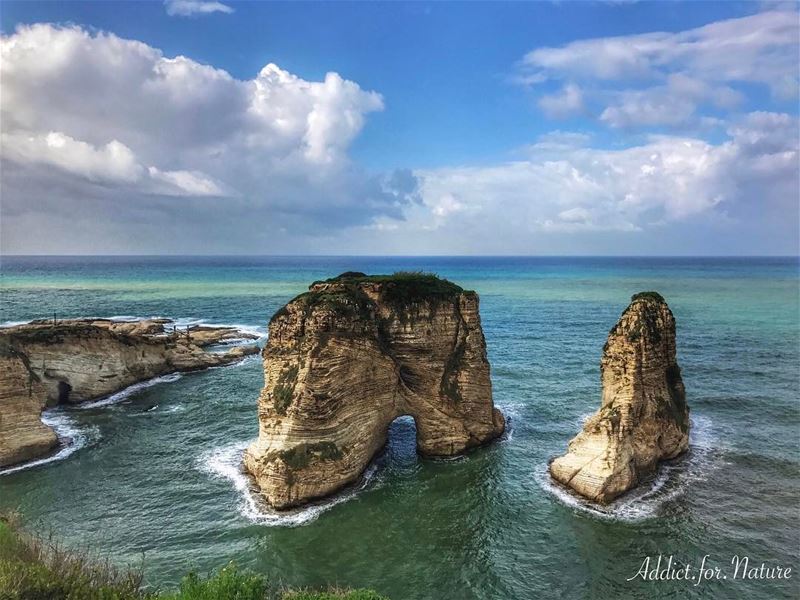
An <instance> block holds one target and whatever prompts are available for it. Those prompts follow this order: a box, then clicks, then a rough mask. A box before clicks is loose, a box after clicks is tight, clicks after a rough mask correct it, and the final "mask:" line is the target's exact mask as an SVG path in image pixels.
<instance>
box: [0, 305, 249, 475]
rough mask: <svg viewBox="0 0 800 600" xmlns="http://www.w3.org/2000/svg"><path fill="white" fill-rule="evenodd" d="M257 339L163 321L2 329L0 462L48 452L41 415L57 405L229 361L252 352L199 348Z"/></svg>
mask: <svg viewBox="0 0 800 600" xmlns="http://www.w3.org/2000/svg"><path fill="white" fill-rule="evenodd" d="M242 337H255V336H252V335H251V334H245V333H242V332H239V331H236V330H235V329H233V328H216V329H212V328H207V327H204V328H200V329H198V330H197V331H191V330H190V331H188V332H187V331H185V330H182V331H180V332H177V331H176V332H174V333H173V331H172V328H171V322H170V321H168V320H166V319H152V320H143V321H135V322H116V321H110V320H104V319H95V320H80V319H74V320H64V321H58V322H57V323H56V324H54V323H53V322H52V321H34V322H32V323H28V324H25V325H18V326H15V327H7V328H3V329H0V467H3V466H8V465H12V464H16V463H19V462H23V461H27V460H30V459H32V458H36V457H37V456H41V455H42V454H46V453H47V452H49V451H50V450H52V449H53V448H54V447H55V446H57V445H58V439H57V437H56V435H55V433H54V432H53V430H52V429H51V428H50V427H48V426H46V425H45V424H43V423H42V422H41V419H40V414H41V412H42V410H43V409H44V408H45V407H47V406H54V405H56V404H65V403H69V404H74V403H78V402H85V401H89V400H95V399H98V398H102V397H104V396H108V395H110V394H113V393H115V392H118V391H120V390H122V389H124V388H126V387H128V386H129V385H132V384H134V383H138V382H140V381H143V380H146V379H150V378H152V377H158V376H160V375H165V374H167V373H172V372H175V371H192V370H196V369H204V368H207V367H213V366H218V365H223V364H227V363H230V362H233V361H236V360H239V359H241V358H243V357H244V356H246V355H248V354H253V353H255V352H258V347H257V346H239V347H235V348H232V349H231V350H229V351H228V352H208V351H206V350H204V347H206V346H209V345H212V344H218V343H224V342H226V341H228V340H230V339H232V338H237V339H239V338H242Z"/></svg>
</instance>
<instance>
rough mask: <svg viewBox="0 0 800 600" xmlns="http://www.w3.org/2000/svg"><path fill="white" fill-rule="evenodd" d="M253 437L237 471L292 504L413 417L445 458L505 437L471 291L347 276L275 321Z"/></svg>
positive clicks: (430, 280) (353, 471)
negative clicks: (397, 422) (403, 419)
mask: <svg viewBox="0 0 800 600" xmlns="http://www.w3.org/2000/svg"><path fill="white" fill-rule="evenodd" d="M264 377H265V386H264V389H263V390H262V393H261V396H260V398H259V409H258V413H259V438H258V440H257V441H256V442H254V443H253V444H252V445H251V446H250V447H249V448H248V449H247V451H246V452H245V457H244V463H245V467H246V468H247V470H248V471H249V472H250V473H251V474H252V475H253V476H254V478H255V480H256V482H257V484H258V485H259V487H260V489H261V492H262V494H263V496H264V497H265V498H266V500H267V501H268V502H269V503H270V504H272V505H273V506H275V507H276V508H288V507H291V506H295V505H298V504H302V503H304V502H307V501H309V500H311V499H313V498H318V497H321V496H325V495H328V494H330V493H333V492H335V491H336V490H338V489H340V488H341V487H343V486H345V485H347V484H348V483H351V482H353V481H355V480H356V479H358V478H359V476H360V475H361V473H362V472H363V471H364V469H365V468H366V466H367V465H368V464H369V462H370V460H371V459H372V458H373V457H374V456H375V454H376V453H377V452H378V451H379V450H380V449H381V448H382V447H383V446H384V444H385V443H386V440H387V434H388V429H389V426H390V425H391V423H392V422H393V421H394V420H395V419H396V418H397V417H399V416H403V415H409V416H411V417H413V418H414V421H415V424H416V430H417V448H418V451H419V452H420V453H422V454H424V455H429V456H452V455H455V454H459V453H462V452H464V451H465V450H467V449H469V448H471V447H474V446H477V445H480V444H483V443H485V442H487V441H489V440H491V439H493V438H495V437H497V436H498V435H500V433H502V431H503V428H504V420H503V416H502V414H501V413H500V412H499V411H498V410H497V409H495V408H494V406H493V404H492V387H491V380H490V373H489V362H488V360H487V357H486V343H485V340H484V336H483V331H482V330H481V324H480V316H479V314H478V295H477V294H475V293H474V292H468V291H464V290H462V289H461V288H460V287H458V286H456V285H455V284H452V283H450V282H447V281H444V280H441V279H438V278H437V277H434V276H432V275H420V274H396V275H393V276H372V277H368V276H365V275H363V274H361V273H345V274H343V275H341V276H339V277H337V278H334V279H331V280H327V281H324V282H317V283H315V284H313V285H312V286H311V287H310V288H309V292H307V293H305V294H301V295H300V296H298V297H297V298H295V299H294V300H292V301H291V302H290V303H289V304H287V305H286V306H285V307H284V308H282V309H281V310H279V311H278V312H277V313H276V314H275V316H274V317H273V318H272V320H271V321H270V325H269V341H268V343H267V346H266V347H265V348H264Z"/></svg>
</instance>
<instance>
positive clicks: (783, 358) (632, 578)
mask: <svg viewBox="0 0 800 600" xmlns="http://www.w3.org/2000/svg"><path fill="white" fill-rule="evenodd" d="M799 268H800V262H799V261H798V258H796V257H790V258H701V257H698V258H663V257H659V258H645V257H637V258H619V257H613V258H608V257H579V258H575V257H569V258H551V257H341V256H337V257H263V256H252V257H245V256H229V257H180V256H168V257H166V256H159V257H155V256H147V257H128V256H125V257H122V256H120V257H52V256H51V257H13V256H6V257H3V258H2V262H1V264H0V279H1V282H0V294H1V295H0V321H3V322H4V323H3V324H5V325H8V324H12V323H16V322H23V321H28V320H30V319H36V318H52V317H53V315H56V318H67V317H88V316H92V317H114V318H120V319H131V318H141V317H154V316H158V317H169V318H172V319H174V320H176V322H178V324H179V325H186V324H193V323H205V324H219V325H236V326H239V327H242V328H244V329H247V330H249V331H252V332H256V333H258V334H260V335H261V336H262V337H261V340H260V343H261V344H263V343H265V340H266V334H267V329H266V326H267V323H268V321H269V318H270V316H271V315H272V314H273V313H274V312H275V311H276V310H278V309H279V308H280V307H281V306H282V305H283V304H284V303H286V302H287V301H289V300H290V299H291V298H292V297H293V296H295V295H296V294H299V293H301V292H303V291H304V290H306V289H307V286H308V285H309V284H310V283H311V282H313V281H315V280H318V279H322V278H327V277H332V276H335V275H337V274H339V273H341V272H344V271H363V272H365V273H370V274H377V273H393V272H396V271H424V272H433V273H437V274H439V275H441V276H442V277H446V278H448V279H450V280H452V281H454V282H456V283H458V284H459V285H461V286H462V287H464V288H466V289H473V290H476V291H477V292H478V294H479V295H480V311H481V318H482V322H483V328H484V332H485V335H486V341H487V346H488V355H489V360H490V363H491V369H492V385H493V393H494V402H495V404H496V406H498V407H499V408H500V410H502V411H503V413H504V414H505V416H506V419H507V422H508V425H509V427H508V430H507V432H506V434H505V435H504V436H503V437H502V439H500V440H498V441H497V442H496V443H493V444H490V445H488V446H486V447H483V448H479V449H476V450H474V451H472V452H470V453H469V454H467V455H466V456H463V457H459V458H457V459H454V460H429V459H423V458H421V457H419V456H417V454H416V450H415V435H416V432H415V427H414V421H413V419H410V418H408V417H406V418H399V419H398V420H397V421H395V422H394V423H393V424H392V426H391V428H390V435H389V442H388V444H387V447H386V449H385V451H384V452H383V453H382V454H381V455H380V456H378V457H377V458H376V460H375V461H374V462H373V464H371V465H370V467H369V469H368V470H367V472H366V473H365V476H364V478H363V479H362V480H361V481H360V482H358V483H357V484H356V485H355V486H353V487H351V488H349V489H347V490H345V491H344V492H342V493H341V494H339V495H337V496H334V497H332V498H330V499H327V500H325V501H323V502H319V503H317V504H314V505H312V506H308V507H305V508H303V509H300V510H296V511H293V512H290V513H275V512H273V511H270V510H269V508H268V507H266V506H264V505H263V504H262V503H261V502H260V500H259V498H258V495H257V494H256V493H254V490H253V489H252V484H251V481H250V480H249V479H248V478H247V476H246V475H245V474H244V473H243V472H242V469H241V466H240V461H241V456H242V451H243V449H244V448H245V446H246V445H247V444H248V443H249V442H250V441H251V440H253V439H254V438H255V437H256V435H257V430H258V429H257V413H256V400H257V397H258V393H259V390H260V388H261V387H262V385H263V369H262V365H261V361H260V357H258V356H253V357H249V358H247V359H245V360H244V361H242V362H241V363H238V364H235V365H232V366H228V367H223V368H214V369H209V370H207V371H203V372H198V373H191V374H183V375H172V376H167V377H162V378H159V379H156V380H152V381H148V382H145V383H143V384H139V385H136V386H134V387H132V388H129V389H127V390H124V391H122V392H121V393H118V394H115V395H114V396H112V397H110V398H106V399H102V400H101V401H99V402H93V403H91V404H88V405H84V406H75V407H71V408H68V409H63V408H57V409H52V410H49V411H47V412H45V414H44V416H43V419H44V420H45V421H46V422H47V423H49V424H51V425H52V426H54V427H55V428H56V430H57V431H58V432H59V434H60V435H61V436H62V438H63V446H62V447H61V448H60V449H59V450H58V451H57V452H56V453H54V454H53V455H51V456H48V457H45V458H44V459H40V460H38V461H34V462H32V463H29V464H26V465H22V466H21V467H18V468H12V469H6V470H5V471H2V472H0V510H17V511H19V512H20V513H21V514H22V515H23V516H24V519H25V521H26V522H27V523H28V525H29V526H30V527H32V528H37V529H38V530H40V531H47V532H49V533H51V534H52V535H54V536H56V537H57V538H58V539H61V540H63V541H64V542H65V543H66V544H67V545H68V546H72V547H76V548H81V549H89V550H90V551H91V552H92V553H95V554H96V555H97V556H98V557H101V558H108V559H110V560H111V561H112V562H113V563H115V564H119V565H132V566H136V567H141V568H143V570H144V576H145V581H146V584H147V585H148V586H150V588H151V589H168V588H173V587H175V586H176V585H177V584H178V583H179V581H180V579H181V577H182V576H183V575H185V574H186V573H187V571H190V570H192V571H195V572H198V573H208V572H211V571H213V570H214V569H216V568H220V567H222V566H225V565H227V564H229V563H231V562H233V563H235V564H236V565H237V566H238V567H240V568H242V569H249V570H252V571H256V572H258V573H262V574H264V575H265V576H267V577H268V578H269V579H270V580H271V581H273V582H274V583H276V584H285V585H287V586H301V587H303V586H310V587H316V586H325V585H338V586H343V587H355V588H357V587H368V588H372V589H375V590H377V591H378V592H380V593H382V594H385V595H387V596H388V597H390V598H392V599H393V600H451V599H452V600H470V599H481V600H494V599H501V600H503V599H512V600H516V599H520V600H522V599H531V600H533V599H543V598H544V599H547V598H564V599H572V598H578V599H582V598H588V599H609V600H612V599H613V600H616V599H621V598H634V599H635V598H641V599H652V598H656V599H659V598H743V599H748V600H750V599H764V600H774V599H780V598H798V597H800V572H798V571H799V570H800V276H799ZM648 290H655V291H658V292H659V293H661V294H662V295H663V296H664V297H665V298H666V300H667V302H668V303H669V305H670V307H671V308H672V311H673V312H674V314H675V317H676V320H677V347H678V361H679V363H680V366H681V368H682V371H683V379H684V383H685V386H686V393H687V400H688V404H689V406H690V407H691V443H690V450H689V452H688V453H687V454H686V455H684V456H683V457H681V458H679V459H677V460H675V461H672V462H670V463H668V464H665V465H663V466H662V468H661V469H659V471H658V472H657V473H656V474H655V476H654V477H653V478H652V479H651V480H649V481H647V482H645V483H644V484H643V485H642V486H640V488H638V489H637V490H636V491H634V492H632V493H630V494H627V495H625V496H623V497H622V498H620V499H619V500H618V501H616V502H614V503H613V504H612V505H610V506H608V507H599V506H593V505H591V504H588V503H585V502H583V501H581V500H579V499H578V498H576V497H574V496H572V495H571V494H569V493H568V492H566V491H565V490H563V489H562V488H560V487H558V486H556V485H554V484H553V482H552V481H551V480H550V478H549V477H548V475H547V464H548V461H549V460H550V459H551V458H552V457H554V456H557V455H559V454H562V453H563V452H564V451H565V449H566V446H567V444H568V442H569V440H570V439H571V438H572V437H573V436H574V435H575V434H576V433H577V432H578V431H579V430H580V429H581V426H582V423H583V422H584V420H585V419H586V418H587V416H588V415H590V414H591V413H592V412H593V411H595V410H596V409H597V408H598V407H599V404H600V393H601V385H600V356H601V352H602V348H603V344H604V342H605V339H606V336H607V334H608V331H609V329H610V328H611V327H612V326H613V325H614V323H615V322H616V321H617V319H618V318H619V316H620V314H621V313H622V311H623V310H624V309H625V307H626V306H627V304H628V302H629V301H630V297H631V295H632V294H634V293H636V292H640V291H648ZM659 556H660V557H661V558H662V561H661V563H660V564H661V568H662V569H663V568H664V566H665V565H666V564H667V561H668V559H669V558H670V557H672V564H673V565H674V566H675V567H676V568H677V567H685V565H687V564H688V565H689V566H690V574H692V575H694V574H696V573H701V574H702V573H703V572H702V571H700V569H701V564H702V565H704V567H705V569H710V570H711V571H710V572H711V573H712V574H715V573H716V574H717V575H718V576H717V577H711V576H708V577H706V575H705V574H702V575H701V577H699V578H697V580H689V581H683V580H681V581H675V580H674V579H663V578H659V579H655V580H654V579H647V578H646V577H644V576H643V575H642V568H643V565H645V569H644V571H645V572H648V567H647V566H646V565H648V564H649V565H650V568H651V569H652V567H654V566H655V565H656V564H657V562H656V561H657V560H658V557H659ZM737 556H738V557H739V559H740V560H741V559H743V558H744V557H748V559H749V564H750V566H751V567H752V566H760V565H761V564H762V563H764V564H766V565H767V566H768V567H774V566H781V567H783V568H784V569H785V568H791V569H792V572H791V575H790V577H789V578H788V579H785V578H784V579H777V578H770V579H759V578H743V577H742V573H741V569H740V571H739V572H738V573H735V572H734V564H732V561H733V560H734V557H737ZM648 557H649V558H650V560H651V562H650V563H646V559H647V558H648ZM716 568H718V569H719V571H715V570H714V569H716ZM661 574H662V575H665V577H666V576H668V575H669V574H668V573H661Z"/></svg>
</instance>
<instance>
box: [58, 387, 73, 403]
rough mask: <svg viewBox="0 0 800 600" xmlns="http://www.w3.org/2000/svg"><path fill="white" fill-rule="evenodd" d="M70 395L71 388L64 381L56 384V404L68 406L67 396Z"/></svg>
mask: <svg viewBox="0 0 800 600" xmlns="http://www.w3.org/2000/svg"><path fill="white" fill-rule="evenodd" d="M70 393H72V386H71V385H70V384H68V383H67V382H66V381H59V382H58V404H68V403H69V395H70Z"/></svg>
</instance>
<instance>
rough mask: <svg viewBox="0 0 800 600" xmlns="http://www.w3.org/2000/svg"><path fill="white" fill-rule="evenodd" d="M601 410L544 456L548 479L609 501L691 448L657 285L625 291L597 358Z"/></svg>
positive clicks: (671, 321) (668, 315) (671, 336)
mask: <svg viewBox="0 0 800 600" xmlns="http://www.w3.org/2000/svg"><path fill="white" fill-rule="evenodd" d="M600 369H601V373H602V383H603V397H602V402H601V407H600V410H599V411H598V412H597V413H595V414H594V415H592V416H591V417H590V418H589V419H588V420H587V421H586V423H585V424H584V427H583V430H582V431H581V432H580V433H579V434H578V435H577V436H576V437H575V438H574V439H573V440H572V441H571V442H570V443H569V448H568V451H567V454H565V455H564V456H561V457H558V458H556V459H555V460H553V461H552V462H551V463H550V474H551V475H552V477H553V478H554V479H556V480H557V481H559V482H560V483H562V484H563V485H565V486H568V487H570V488H572V489H573V490H574V491H576V492H577V493H579V494H581V495H582V496H584V497H586V498H588V499H589V500H592V501H595V502H599V503H602V504H605V503H608V502H610V501H611V500H613V499H614V498H616V497H617V496H619V495H620V494H622V493H623V492H625V491H627V490H629V489H631V488H633V487H634V486H636V485H637V484H638V483H639V481H641V479H642V478H643V477H645V476H647V475H648V474H649V473H652V472H653V470H654V469H655V468H656V466H657V465H658V462H659V461H662V460H666V459H671V458H675V457H677V456H678V455H680V454H682V453H683V452H685V451H686V450H687V449H688V447H689V407H688V406H687V404H686V395H685V390H684V386H683V381H682V379H681V370H680V367H679V366H678V363H677V360H676V353H675V318H674V317H673V315H672V311H671V310H670V309H669V306H667V303H666V302H665V301H664V299H663V298H662V297H661V296H660V295H659V294H657V293H655V292H643V293H640V294H636V295H634V296H633V298H631V304H630V305H629V306H628V308H627V309H625V312H623V313H622V316H621V317H620V319H619V322H618V323H617V324H616V325H615V326H614V327H613V329H611V331H610V332H609V335H608V341H607V342H606V345H605V347H604V348H603V357H602V360H601V363H600Z"/></svg>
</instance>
